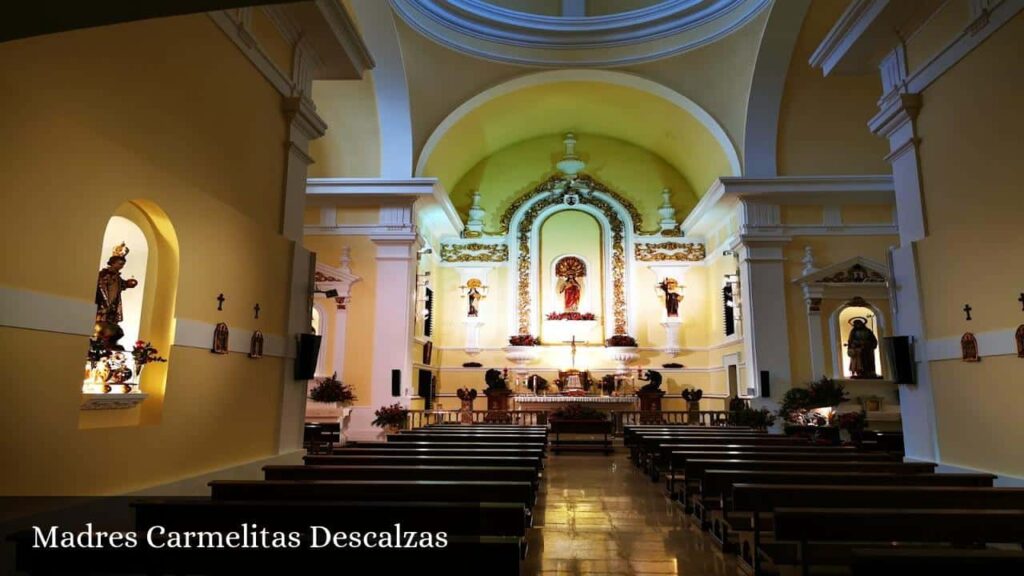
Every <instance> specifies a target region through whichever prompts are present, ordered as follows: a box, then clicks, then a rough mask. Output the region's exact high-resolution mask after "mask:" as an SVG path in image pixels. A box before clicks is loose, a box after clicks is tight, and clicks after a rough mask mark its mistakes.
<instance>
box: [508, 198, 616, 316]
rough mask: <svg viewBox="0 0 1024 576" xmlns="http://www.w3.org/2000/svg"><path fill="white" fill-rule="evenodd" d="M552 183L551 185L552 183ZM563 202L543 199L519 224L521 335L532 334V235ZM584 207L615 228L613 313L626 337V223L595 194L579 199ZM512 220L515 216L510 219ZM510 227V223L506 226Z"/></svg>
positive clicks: (532, 207) (613, 232)
mask: <svg viewBox="0 0 1024 576" xmlns="http://www.w3.org/2000/svg"><path fill="white" fill-rule="evenodd" d="M548 182H551V180H549V181H548ZM560 202H562V194H551V195H549V196H547V197H546V198H543V199H541V200H540V201H538V202H537V203H536V204H534V205H533V206H530V208H529V209H528V210H527V211H526V213H525V214H524V215H523V219H522V221H521V222H520V223H519V230H518V231H517V235H516V240H517V241H518V243H519V260H518V262H517V265H518V266H517V269H518V273H519V276H518V280H519V288H518V300H519V333H520V334H529V333H530V309H531V306H532V303H531V301H530V270H531V266H532V264H533V263H532V261H531V257H530V231H531V230H532V228H533V222H534V221H535V220H536V219H537V216H538V215H539V214H540V213H541V212H542V211H544V209H546V208H548V207H549V206H551V205H553V204H558V203H560ZM579 202H580V204H588V205H590V206H593V207H595V208H597V209H598V210H600V211H601V213H602V214H604V216H605V218H607V219H608V223H609V225H610V226H611V234H612V238H611V240H612V254H611V260H612V266H611V268H612V270H611V271H612V313H613V317H614V323H615V333H616V334H625V333H626V332H627V328H626V288H625V284H626V281H625V279H626V246H625V238H626V234H625V223H624V222H623V221H622V219H621V218H619V215H618V214H617V213H616V212H615V209H614V208H612V206H611V204H609V203H608V202H606V201H604V200H602V199H600V198H598V197H596V196H593V195H591V194H582V195H580V198H579ZM509 218H511V216H509ZM505 225H506V226H507V222H506V224H505Z"/></svg>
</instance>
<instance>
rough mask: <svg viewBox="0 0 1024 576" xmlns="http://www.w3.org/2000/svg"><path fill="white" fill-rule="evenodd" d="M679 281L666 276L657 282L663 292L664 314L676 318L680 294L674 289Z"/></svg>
mask: <svg viewBox="0 0 1024 576" xmlns="http://www.w3.org/2000/svg"><path fill="white" fill-rule="evenodd" d="M678 286H679V283H678V282H676V280H675V279H673V278H666V279H665V280H663V281H662V282H661V284H658V287H659V288H661V291H662V292H664V293H665V315H667V316H668V317H669V318H677V317H678V316H679V301H680V300H681V299H682V296H681V295H680V294H679V292H677V291H676V288H677V287H678Z"/></svg>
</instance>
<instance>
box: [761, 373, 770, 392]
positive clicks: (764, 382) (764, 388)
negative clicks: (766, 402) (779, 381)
mask: <svg viewBox="0 0 1024 576" xmlns="http://www.w3.org/2000/svg"><path fill="white" fill-rule="evenodd" d="M771 396H772V383H771V378H770V377H769V375H768V371H767V370H761V398H771Z"/></svg>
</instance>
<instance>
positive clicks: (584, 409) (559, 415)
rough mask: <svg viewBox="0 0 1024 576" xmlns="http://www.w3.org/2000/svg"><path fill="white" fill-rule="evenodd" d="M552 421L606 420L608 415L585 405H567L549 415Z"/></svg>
mask: <svg viewBox="0 0 1024 576" xmlns="http://www.w3.org/2000/svg"><path fill="white" fill-rule="evenodd" d="M551 418H552V419H554V420H607V419H608V415H607V414H605V413H604V412H601V411H600V410H597V409H596V408H592V407H590V406H587V405H585V404H569V405H568V406H564V407H562V408H559V409H558V410H555V411H554V412H552V413H551Z"/></svg>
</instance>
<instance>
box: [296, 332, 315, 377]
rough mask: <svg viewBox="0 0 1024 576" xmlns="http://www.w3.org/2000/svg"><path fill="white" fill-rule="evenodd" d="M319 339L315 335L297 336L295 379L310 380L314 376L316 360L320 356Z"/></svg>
mask: <svg viewBox="0 0 1024 576" xmlns="http://www.w3.org/2000/svg"><path fill="white" fill-rule="evenodd" d="M320 339H321V337H320V336H318V335H316V334H299V342H298V347H297V348H296V350H295V379H296V380H310V379H312V378H314V377H315V376H316V360H317V358H318V357H319V356H320Z"/></svg>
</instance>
